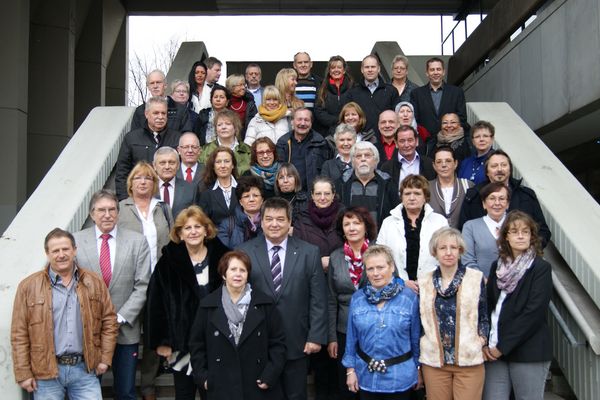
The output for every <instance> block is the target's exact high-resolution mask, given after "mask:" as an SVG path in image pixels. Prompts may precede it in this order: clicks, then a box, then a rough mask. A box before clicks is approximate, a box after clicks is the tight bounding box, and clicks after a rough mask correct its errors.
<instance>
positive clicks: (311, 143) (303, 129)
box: [276, 107, 331, 189]
mask: <svg viewBox="0 0 600 400" xmlns="http://www.w3.org/2000/svg"><path fill="white" fill-rule="evenodd" d="M312 122H313V115H312V112H311V111H310V110H309V109H308V108H306V107H301V108H297V109H296V110H294V113H293V114H292V130H291V131H290V132H288V133H286V134H285V135H283V136H282V137H280V138H279V140H278V141H277V146H276V147H277V156H278V157H279V161H283V162H289V163H292V164H294V166H295V167H296V169H297V170H298V173H299V174H300V179H301V180H302V188H304V189H306V188H309V187H310V185H311V184H312V181H313V179H314V178H315V177H317V176H319V175H320V174H321V166H322V165H323V163H324V162H325V160H328V159H329V158H331V157H330V152H329V145H328V144H327V141H326V140H325V139H324V138H323V136H321V134H319V133H318V132H316V131H315V130H313V129H312Z"/></svg>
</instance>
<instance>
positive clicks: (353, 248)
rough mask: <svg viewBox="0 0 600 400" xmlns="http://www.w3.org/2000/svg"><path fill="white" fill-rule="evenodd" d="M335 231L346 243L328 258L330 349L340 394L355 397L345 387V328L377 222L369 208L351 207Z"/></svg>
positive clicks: (341, 214)
mask: <svg viewBox="0 0 600 400" xmlns="http://www.w3.org/2000/svg"><path fill="white" fill-rule="evenodd" d="M336 230H337V232H338V234H339V235H340V237H343V238H344V244H343V245H342V246H341V247H338V248H337V249H335V250H334V251H333V252H332V253H331V257H330V259H329V272H328V273H327V281H328V284H329V296H328V298H327V302H328V310H329V320H328V321H329V330H328V340H327V341H328V345H327V352H328V353H329V357H331V358H333V359H336V360H337V362H338V368H337V370H338V377H337V380H338V386H339V392H340V397H341V398H343V399H352V398H355V397H356V395H355V394H353V393H352V392H350V391H349V390H348V387H347V386H346V368H344V366H343V365H342V362H341V360H342V358H343V357H344V350H345V349H346V327H347V325H348V308H349V307H350V299H351V298H352V295H353V294H354V292H356V291H357V290H358V289H359V288H360V287H361V286H364V284H365V283H366V282H365V275H364V274H363V271H364V262H363V261H364V260H363V254H364V253H365V251H367V249H368V248H369V245H370V244H371V243H374V241H375V239H376V238H377V224H376V223H375V221H373V217H372V216H371V213H370V212H369V210H367V209H366V208H364V207H350V208H347V209H346V210H344V211H342V212H340V214H339V216H338V218H337V222H336Z"/></svg>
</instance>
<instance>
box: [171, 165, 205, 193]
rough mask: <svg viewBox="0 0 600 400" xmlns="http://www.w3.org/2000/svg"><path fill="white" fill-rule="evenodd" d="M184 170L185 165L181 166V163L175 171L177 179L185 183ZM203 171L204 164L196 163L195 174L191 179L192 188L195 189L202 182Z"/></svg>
mask: <svg viewBox="0 0 600 400" xmlns="http://www.w3.org/2000/svg"><path fill="white" fill-rule="evenodd" d="M186 169H187V167H186V166H185V165H183V163H182V164H181V165H180V166H179V169H178V170H177V178H181V179H183V180H184V181H185V175H186V173H185V170H186ZM203 170H204V164H201V163H196V174H194V176H193V177H192V185H193V186H194V188H197V187H198V185H199V184H200V181H202V171H203ZM186 182H187V181H186ZM188 183H189V182H188Z"/></svg>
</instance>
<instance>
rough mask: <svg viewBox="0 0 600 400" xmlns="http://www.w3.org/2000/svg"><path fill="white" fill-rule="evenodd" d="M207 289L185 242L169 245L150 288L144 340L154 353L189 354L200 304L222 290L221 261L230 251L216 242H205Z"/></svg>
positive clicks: (159, 262) (165, 249)
mask: <svg viewBox="0 0 600 400" xmlns="http://www.w3.org/2000/svg"><path fill="white" fill-rule="evenodd" d="M206 248H207V250H208V251H207V254H206V257H208V285H207V286H206V287H201V286H200V285H198V281H197V280H196V274H195V273H194V266H193V265H192V261H191V260H190V255H189V253H188V251H187V248H186V246H185V243H184V242H181V243H175V242H169V244H167V245H166V246H165V247H164V248H163V255H162V257H161V258H160V259H159V260H158V263H157V264H156V268H155V269H154V272H153V273H152V277H151V278H150V284H149V285H148V299H147V307H146V315H145V324H146V325H145V327H144V336H145V340H146V345H147V346H148V347H150V348H151V349H156V348H157V347H158V346H170V347H171V348H172V349H173V351H181V352H182V354H181V355H185V354H186V353H188V352H189V348H188V342H189V338H190V332H191V328H192V324H193V322H194V318H195V317H196V312H197V311H198V306H199V305H200V300H202V299H203V298H204V297H205V296H206V295H208V294H209V293H210V292H212V291H214V290H215V289H217V288H218V287H219V285H220V284H221V282H222V278H221V277H220V276H219V273H218V272H217V266H218V265H219V260H220V259H221V257H222V256H223V254H225V253H226V252H227V251H228V249H227V248H226V247H225V246H224V245H223V244H222V243H221V241H220V240H219V239H217V238H215V239H212V240H208V241H207V242H206Z"/></svg>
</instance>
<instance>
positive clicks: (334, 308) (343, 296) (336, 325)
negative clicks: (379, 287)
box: [327, 246, 364, 342]
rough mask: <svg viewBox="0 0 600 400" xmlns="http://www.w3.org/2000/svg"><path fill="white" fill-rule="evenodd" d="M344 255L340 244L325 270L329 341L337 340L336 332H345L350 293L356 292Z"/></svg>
mask: <svg viewBox="0 0 600 400" xmlns="http://www.w3.org/2000/svg"><path fill="white" fill-rule="evenodd" d="M345 257H346V256H345V255H344V247H343V246H342V247H339V248H337V249H335V250H334V251H333V253H331V256H330V258H329V271H328V272H327V283H328V287H329V295H328V297H327V304H328V310H329V329H328V337H329V342H337V332H341V333H344V334H345V333H346V328H347V326H348V308H349V307H350V300H351V299H352V295H353V294H354V292H356V288H355V287H354V284H353V283H352V279H351V278H350V273H349V272H348V261H346V258H345ZM363 275H364V274H363Z"/></svg>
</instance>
